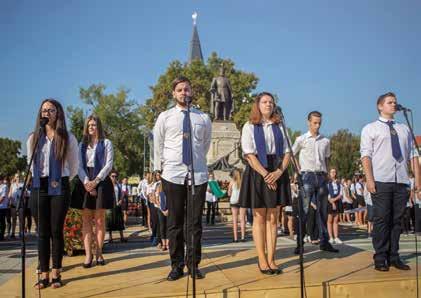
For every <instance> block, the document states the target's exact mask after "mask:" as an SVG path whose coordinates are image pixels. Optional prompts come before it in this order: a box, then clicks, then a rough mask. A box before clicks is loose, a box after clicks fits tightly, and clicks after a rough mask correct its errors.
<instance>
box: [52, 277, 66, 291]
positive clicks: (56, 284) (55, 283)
mask: <svg viewBox="0 0 421 298" xmlns="http://www.w3.org/2000/svg"><path fill="white" fill-rule="evenodd" d="M62 286H63V282H62V281H61V275H59V276H57V278H52V279H51V287H52V288H53V289H57V288H61V287H62Z"/></svg>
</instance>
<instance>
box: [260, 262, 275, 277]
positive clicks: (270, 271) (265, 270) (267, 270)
mask: <svg viewBox="0 0 421 298" xmlns="http://www.w3.org/2000/svg"><path fill="white" fill-rule="evenodd" d="M257 266H258V267H259V270H260V273H262V274H265V275H273V273H274V272H273V271H272V269H270V268H269V269H264V270H262V269H261V268H260V264H257Z"/></svg>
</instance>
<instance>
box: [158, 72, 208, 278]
mask: <svg viewBox="0 0 421 298" xmlns="http://www.w3.org/2000/svg"><path fill="white" fill-rule="evenodd" d="M172 95H173V97H174V100H175V103H176V106H175V107H173V108H171V109H169V110H167V111H164V112H162V113H161V114H160V115H159V116H158V119H157V121H156V124H155V127H154V130H153V136H154V168H155V170H162V187H163V190H164V193H165V195H166V197H167V204H168V239H169V246H170V247H169V248H170V257H171V267H172V269H171V272H170V274H169V275H168V277H167V280H170V281H172V280H177V279H179V278H180V277H182V276H183V274H184V273H183V268H184V265H185V262H187V267H188V269H189V274H191V275H192V272H193V269H195V272H196V278H199V279H200V278H203V277H204V275H203V274H202V273H201V272H200V271H199V269H198V268H197V267H198V265H199V263H200V260H201V238H202V211H203V206H204V202H205V196H206V189H207V182H208V169H207V165H206V154H207V152H208V150H209V147H210V141H211V129H212V126H211V121H210V119H209V117H208V116H207V115H206V114H205V113H203V112H201V111H199V110H197V109H195V108H191V109H190V119H191V126H190V127H189V126H188V121H187V119H188V118H187V117H188V114H187V105H186V102H185V101H186V98H188V97H191V96H192V95H193V94H192V89H191V83H190V81H189V79H187V78H185V77H179V78H177V79H175V80H174V81H173V84H172ZM190 138H191V139H192V142H191V143H192V144H191V147H190V141H189V140H190ZM192 166H193V169H194V189H195V195H194V198H193V200H192V199H191V197H190V195H188V191H187V187H188V185H191V179H190V177H188V173H189V168H191V167H192ZM190 190H191V187H189V193H190ZM186 201H187V202H186ZM186 205H187V206H186ZM193 205H194V206H193ZM186 213H187V214H186ZM185 217H186V218H187V223H186V227H187V228H186V239H184V232H183V226H184V218H185ZM192 234H194V247H195V256H196V259H195V264H193V260H192V256H193V245H192V241H191V238H192ZM185 242H186V246H187V254H186V256H185V255H184V244H185ZM193 266H194V267H193Z"/></svg>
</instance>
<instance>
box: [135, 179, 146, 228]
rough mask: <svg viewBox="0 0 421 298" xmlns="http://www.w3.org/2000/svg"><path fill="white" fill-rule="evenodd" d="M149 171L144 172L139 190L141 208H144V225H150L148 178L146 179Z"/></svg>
mask: <svg viewBox="0 0 421 298" xmlns="http://www.w3.org/2000/svg"><path fill="white" fill-rule="evenodd" d="M146 176H147V173H144V174H143V179H142V180H141V181H140V182H139V186H138V187H137V188H138V191H139V197H140V209H141V210H142V211H141V212H142V225H143V226H144V227H147V226H148V207H147V202H148V197H147V195H146V187H147V185H148V179H146Z"/></svg>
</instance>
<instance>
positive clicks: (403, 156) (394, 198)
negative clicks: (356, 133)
mask: <svg viewBox="0 0 421 298" xmlns="http://www.w3.org/2000/svg"><path fill="white" fill-rule="evenodd" d="M396 105H397V100H396V96H395V94H393V93H392V92H389V93H386V94H383V95H381V96H380V97H379V98H378V99H377V110H378V112H379V114H380V116H379V118H378V119H377V120H376V121H374V122H371V123H369V124H367V125H366V126H364V128H363V129H362V132H361V144H360V152H361V160H362V164H363V169H364V173H365V175H366V180H367V184H366V187H367V190H368V191H369V192H370V193H371V199H372V201H373V223H374V226H373V247H374V251H375V253H374V256H373V258H374V268H375V269H376V270H378V271H388V270H389V267H390V266H393V267H395V268H397V269H400V270H410V267H409V266H408V265H406V264H404V263H403V261H402V260H401V258H400V256H399V238H400V234H401V218H402V215H403V213H404V211H405V206H406V203H407V202H408V199H409V192H410V190H409V185H410V180H409V177H408V163H411V166H412V170H413V172H414V176H415V186H416V191H417V192H419V191H420V189H421V181H420V168H419V162H418V152H417V150H416V148H415V146H414V143H413V140H412V137H411V134H410V131H409V128H408V126H406V125H404V124H401V123H397V122H396V121H395V120H394V115H395V113H396V110H397V109H396Z"/></svg>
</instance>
